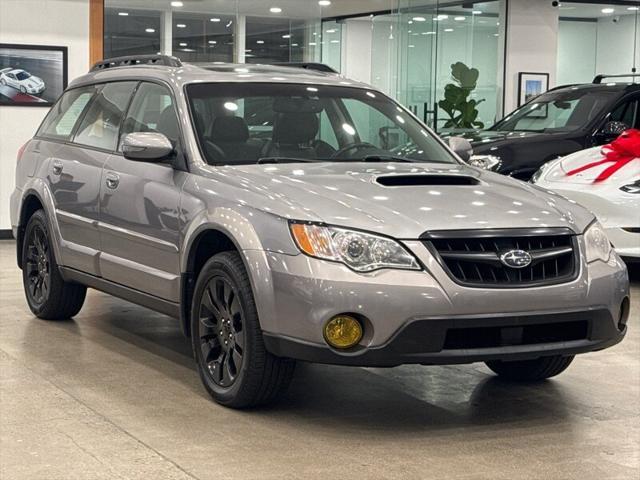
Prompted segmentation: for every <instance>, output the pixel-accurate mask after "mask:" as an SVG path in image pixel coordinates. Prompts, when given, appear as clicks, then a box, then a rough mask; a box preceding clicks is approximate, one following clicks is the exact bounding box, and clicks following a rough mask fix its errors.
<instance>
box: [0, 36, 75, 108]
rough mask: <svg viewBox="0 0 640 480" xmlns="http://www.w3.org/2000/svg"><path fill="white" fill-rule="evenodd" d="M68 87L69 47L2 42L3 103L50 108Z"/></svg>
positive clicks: (0, 95) (0, 98) (0, 79)
mask: <svg viewBox="0 0 640 480" xmlns="http://www.w3.org/2000/svg"><path fill="white" fill-rule="evenodd" d="M65 88H67V47H53V46H50V45H17V44H9V43H0V106H3V105H5V106H6V105H11V106H29V107H49V106H51V105H53V103H54V102H55V101H56V100H57V99H58V97H59V96H60V95H62V92H63V91H64V89H65Z"/></svg>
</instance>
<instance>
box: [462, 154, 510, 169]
mask: <svg viewBox="0 0 640 480" xmlns="http://www.w3.org/2000/svg"><path fill="white" fill-rule="evenodd" d="M467 163H468V164H469V165H472V166H474V167H478V168H484V169H485V170H497V169H498V168H499V167H500V164H501V163H502V160H500V157H497V156H495V155H471V157H470V158H469V161H468V162H467Z"/></svg>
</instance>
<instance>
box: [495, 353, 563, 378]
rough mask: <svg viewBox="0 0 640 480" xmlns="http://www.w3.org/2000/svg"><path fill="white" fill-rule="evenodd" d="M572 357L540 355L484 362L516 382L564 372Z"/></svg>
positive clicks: (500, 374) (548, 376)
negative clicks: (538, 356) (516, 360)
mask: <svg viewBox="0 0 640 480" xmlns="http://www.w3.org/2000/svg"><path fill="white" fill-rule="evenodd" d="M573 359H574V355H570V356H566V357H565V356H561V355H556V356H553V357H542V358H537V359H535V360H523V361H518V362H504V361H501V360H496V361H492V362H486V363H487V367H489V368H490V369H491V370H493V371H494V372H495V373H497V374H498V376H499V377H502V378H504V379H505V380H510V381H516V382H536V381H541V380H544V379H546V378H551V377H555V376H556V375H558V374H560V373H562V372H564V371H565V370H566V369H567V367H569V365H571V362H572V361H573Z"/></svg>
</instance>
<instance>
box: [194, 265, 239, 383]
mask: <svg viewBox="0 0 640 480" xmlns="http://www.w3.org/2000/svg"><path fill="white" fill-rule="evenodd" d="M199 319H200V321H199V323H198V326H199V328H198V332H197V335H198V337H199V339H200V350H201V354H202V360H203V363H204V364H206V366H207V369H208V373H209V375H210V376H211V380H213V382H214V383H215V384H216V385H219V386H221V387H230V386H231V385H233V382H234V381H235V380H236V378H237V376H238V373H239V372H240V369H241V368H242V359H243V354H244V348H245V336H244V330H243V329H244V314H243V311H242V305H241V304H240V299H239V296H238V292H237V291H236V290H235V288H234V287H233V286H232V285H231V283H230V282H229V281H228V280H227V279H226V278H224V277H222V276H215V277H213V278H211V279H210V280H209V282H208V283H207V286H206V287H205V291H204V294H203V295H202V300H201V302H200V312H199Z"/></svg>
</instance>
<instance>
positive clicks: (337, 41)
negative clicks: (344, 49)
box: [331, 40, 340, 43]
mask: <svg viewBox="0 0 640 480" xmlns="http://www.w3.org/2000/svg"><path fill="white" fill-rule="evenodd" d="M331 43H340V40H331Z"/></svg>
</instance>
